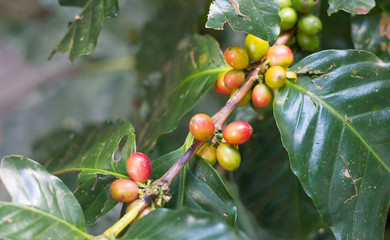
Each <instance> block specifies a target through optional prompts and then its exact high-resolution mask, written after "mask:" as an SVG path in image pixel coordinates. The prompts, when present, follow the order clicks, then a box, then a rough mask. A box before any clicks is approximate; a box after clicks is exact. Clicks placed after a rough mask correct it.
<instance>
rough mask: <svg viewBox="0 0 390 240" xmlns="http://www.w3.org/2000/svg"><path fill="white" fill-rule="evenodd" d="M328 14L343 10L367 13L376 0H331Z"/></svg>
mask: <svg viewBox="0 0 390 240" xmlns="http://www.w3.org/2000/svg"><path fill="white" fill-rule="evenodd" d="M328 3H329V8H328V14H329V15H330V14H332V13H335V12H337V11H340V10H343V11H346V12H348V13H352V14H367V13H368V12H369V11H370V10H371V9H372V8H373V7H374V6H375V1H374V0H349V1H344V0H329V1H328Z"/></svg>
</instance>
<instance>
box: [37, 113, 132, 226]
mask: <svg viewBox="0 0 390 240" xmlns="http://www.w3.org/2000/svg"><path fill="white" fill-rule="evenodd" d="M134 151H135V133H134V128H133V126H132V125H131V124H130V123H129V122H123V121H121V120H118V121H117V122H115V123H114V122H106V123H103V124H101V125H98V126H94V127H90V128H89V129H88V130H86V131H85V132H84V133H82V134H79V135H76V136H75V137H74V138H73V139H71V140H70V141H69V142H68V143H67V144H65V145H64V146H63V147H61V148H59V149H57V150H56V151H55V152H53V153H52V154H51V155H50V157H49V158H48V159H47V160H46V161H45V163H46V164H45V167H46V168H47V169H48V170H49V171H51V172H53V173H55V174H62V173H67V172H80V175H79V177H78V182H79V187H78V189H77V190H76V192H75V196H76V197H77V199H78V200H79V201H80V203H81V207H82V209H83V211H84V214H85V218H86V220H87V224H89V225H90V224H94V223H95V222H96V219H97V218H98V217H100V216H102V215H104V213H106V212H108V211H109V210H110V209H112V208H113V207H114V206H115V205H116V204H117V202H116V201H115V202H113V201H111V200H112V199H110V195H109V194H108V190H109V186H110V183H111V182H112V181H113V180H115V178H128V175H127V172H126V162H127V158H128V157H129V156H130V155H131V154H132V153H133V152H134ZM86 194H89V195H88V196H87V195H86Z"/></svg>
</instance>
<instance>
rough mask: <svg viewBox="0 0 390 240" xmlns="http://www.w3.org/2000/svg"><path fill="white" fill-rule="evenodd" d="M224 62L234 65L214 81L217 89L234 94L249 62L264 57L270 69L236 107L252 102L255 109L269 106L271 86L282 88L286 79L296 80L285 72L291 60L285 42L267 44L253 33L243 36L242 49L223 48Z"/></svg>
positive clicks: (290, 73) (241, 81)
mask: <svg viewBox="0 0 390 240" xmlns="http://www.w3.org/2000/svg"><path fill="white" fill-rule="evenodd" d="M224 57H225V60H226V62H227V63H228V64H229V65H230V66H231V67H232V68H233V69H231V70H229V71H228V72H225V73H222V74H220V75H219V76H218V79H217V82H216V84H215V87H216V90H217V92H219V93H221V94H230V95H231V96H233V94H234V93H235V92H236V91H237V90H238V88H239V87H240V86H241V84H242V83H243V82H244V80H245V77H246V74H245V71H244V70H245V69H249V70H250V65H249V64H250V63H251V62H257V61H259V60H261V59H262V58H263V57H266V62H267V63H268V65H269V68H268V69H267V71H266V72H265V75H264V76H259V83H258V84H256V85H255V86H254V87H253V88H252V89H251V90H250V91H248V92H247V94H246V95H245V96H244V98H243V99H242V100H241V101H240V103H238V105H237V106H238V107H243V106H245V105H247V104H248V103H250V104H251V106H252V108H253V109H254V110H255V111H259V110H260V109H261V108H264V107H266V106H268V105H269V104H270V103H271V102H272V99H273V92H272V89H279V88H281V87H282V86H283V85H284V84H285V82H286V79H287V78H290V79H293V80H296V79H297V75H296V74H295V73H294V72H292V71H288V70H287V69H288V67H289V66H290V65H291V64H292V62H293V60H294V55H293V53H292V51H291V49H290V48H289V47H287V46H286V45H276V46H273V47H271V48H270V47H269V43H268V42H267V41H264V40H263V39H261V38H258V37H256V36H254V35H251V34H248V35H247V36H246V38H245V42H244V48H241V47H238V46H232V47H229V48H227V49H226V50H225V52H224Z"/></svg>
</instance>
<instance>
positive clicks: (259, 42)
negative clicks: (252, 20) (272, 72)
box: [244, 34, 269, 62]
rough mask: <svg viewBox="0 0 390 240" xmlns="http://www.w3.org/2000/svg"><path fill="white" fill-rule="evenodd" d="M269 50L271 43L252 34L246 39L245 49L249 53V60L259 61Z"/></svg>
mask: <svg viewBox="0 0 390 240" xmlns="http://www.w3.org/2000/svg"><path fill="white" fill-rule="evenodd" d="M268 48H269V43H268V42H267V41H265V40H263V39H261V38H258V37H256V36H254V35H252V34H248V35H247V36H246V38H245V43H244V49H245V51H246V52H247V53H248V56H249V59H250V60H252V61H255V62H257V61H259V60H260V59H261V58H262V57H264V56H265V54H266V53H267V51H268Z"/></svg>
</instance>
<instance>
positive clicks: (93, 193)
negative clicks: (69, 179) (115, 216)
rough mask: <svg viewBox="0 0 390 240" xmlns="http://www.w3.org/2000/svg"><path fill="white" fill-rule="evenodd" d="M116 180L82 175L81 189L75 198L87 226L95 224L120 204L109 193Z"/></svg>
mask: <svg viewBox="0 0 390 240" xmlns="http://www.w3.org/2000/svg"><path fill="white" fill-rule="evenodd" d="M115 179H116V178H115V177H113V176H109V175H101V174H94V175H91V174H88V173H87V174H85V173H83V172H82V173H80V176H79V178H78V182H79V187H78V188H77V189H76V191H75V192H74V196H75V197H76V198H77V200H78V201H79V203H80V205H81V207H82V209H83V212H84V215H85V222H86V224H87V225H93V224H95V223H96V220H97V219H98V218H99V217H101V216H103V215H105V214H106V213H107V212H109V211H110V210H111V209H113V208H114V207H115V206H116V205H117V204H118V202H117V201H116V200H114V199H113V198H112V197H111V196H110V193H109V189H110V186H111V183H112V182H113V181H114V180H115Z"/></svg>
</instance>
